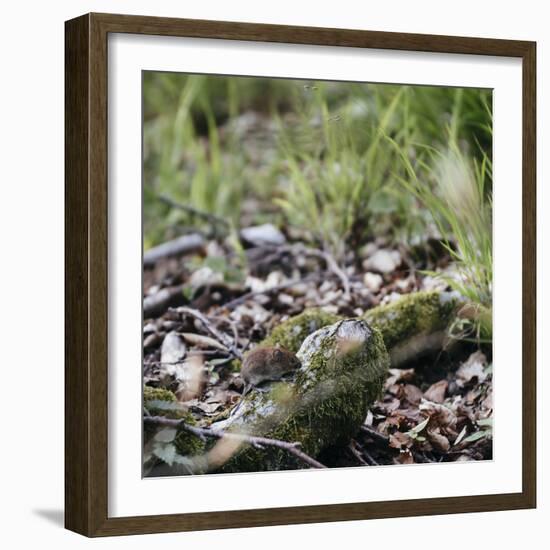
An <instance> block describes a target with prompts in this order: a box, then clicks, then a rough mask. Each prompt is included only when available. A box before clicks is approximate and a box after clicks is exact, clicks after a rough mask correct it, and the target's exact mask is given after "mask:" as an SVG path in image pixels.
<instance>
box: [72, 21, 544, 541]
mask: <svg viewBox="0 0 550 550" xmlns="http://www.w3.org/2000/svg"><path fill="white" fill-rule="evenodd" d="M65 35H66V206H65V209H66V210H65V212H66V527H67V528H68V529H71V530H74V531H76V532H79V533H82V534H84V535H87V536H104V535H119V534H138V533H151V532H167V531H184V530H196V529H218V528H228V527H247V526H261V525H279V524H291V523H311V522H322V521H340V520H352V519H369V518H383V517H398V516H412V515H425V514H442V513H457V512H474V511H491V510H505V509H518V508H532V507H534V506H535V505H536V442H535V433H536V418H535V412H536V407H535V395H536V391H535V390H536V388H535V382H536V381H535V366H536V365H535V319H536V305H535V304H536V296H535V264H536V259H535V251H536V245H535V243H536V240H535V164H536V163H535V90H536V86H535V72H536V71H535V68H536V63H535V51H536V50H535V44H534V43H532V42H520V41H513V40H496V39H482V38H464V37H449V36H428V35H414V34H401V33H385V32H373V31H358V30H343V29H326V28H307V27H287V26H274V25H263V24H244V23H232V22H218V21H199V20H185V19H165V18H156V17H142V16H125V15H110V14H88V15H84V16H82V17H79V18H77V19H73V20H71V21H68V22H67V23H66V30H65Z"/></svg>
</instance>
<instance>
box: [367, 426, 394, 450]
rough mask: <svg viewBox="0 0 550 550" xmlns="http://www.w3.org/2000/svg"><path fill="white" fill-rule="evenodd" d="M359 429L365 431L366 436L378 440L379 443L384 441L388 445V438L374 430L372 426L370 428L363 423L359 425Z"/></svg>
mask: <svg viewBox="0 0 550 550" xmlns="http://www.w3.org/2000/svg"><path fill="white" fill-rule="evenodd" d="M361 431H362V432H364V433H366V434H367V435H368V436H370V437H372V439H374V440H375V441H379V442H380V443H384V445H389V443H390V438H389V437H387V436H385V435H384V434H381V433H380V432H378V431H376V430H375V429H374V428H370V427H369V426H365V425H364V424H363V425H362V426H361Z"/></svg>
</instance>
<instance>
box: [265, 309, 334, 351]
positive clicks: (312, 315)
mask: <svg viewBox="0 0 550 550" xmlns="http://www.w3.org/2000/svg"><path fill="white" fill-rule="evenodd" d="M340 319H341V317H339V316H338V315H335V314H334V313H328V312H326V311H323V310H322V309H319V308H312V309H306V310H305V311H304V312H303V313H300V314H299V315H296V316H295V317H291V318H290V319H288V320H287V321H284V322H282V323H281V324H280V325H279V326H277V327H275V328H274V329H273V331H272V332H271V334H270V335H269V336H268V337H267V338H265V339H264V340H263V342H262V345H265V346H277V345H279V346H281V347H282V348H285V349H287V350H289V351H292V352H293V353H296V352H297V351H298V350H299V349H300V346H301V345H302V342H303V341H304V340H305V339H306V338H307V337H308V336H309V335H310V334H311V333H313V332H315V331H316V330H319V329H320V328H323V327H326V326H327V325H332V324H333V323H336V321H339V320H340Z"/></svg>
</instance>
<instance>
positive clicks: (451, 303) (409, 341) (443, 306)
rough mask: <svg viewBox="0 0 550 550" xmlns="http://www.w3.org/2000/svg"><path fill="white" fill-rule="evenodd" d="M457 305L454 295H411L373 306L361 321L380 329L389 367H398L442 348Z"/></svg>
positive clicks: (421, 293) (425, 293) (441, 293)
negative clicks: (387, 354)
mask: <svg viewBox="0 0 550 550" xmlns="http://www.w3.org/2000/svg"><path fill="white" fill-rule="evenodd" d="M458 305H459V300H458V298H457V296H456V295H455V294H454V293H450V292H415V293H412V294H407V295H405V296H403V297H402V298H400V299H399V300H397V301H395V302H392V303H391V304H387V305H383V306H378V307H375V308H373V309H371V310H369V311H367V312H366V313H365V315H364V316H363V318H364V319H365V320H366V321H367V322H368V323H369V324H371V325H373V326H375V327H376V328H378V329H379V330H380V332H381V333H382V337H383V338H384V344H386V348H387V349H388V352H389V354H390V359H391V364H392V366H393V367H398V366H400V365H402V364H403V363H406V362H407V361H410V360H412V359H415V358H416V357H418V356H420V355H422V354H424V353H426V352H430V351H436V350H439V349H441V348H442V347H443V345H444V342H445V341H446V339H447V337H448V336H447V334H448V328H449V326H450V325H451V323H452V322H453V320H454V319H455V317H456V313H457V309H458Z"/></svg>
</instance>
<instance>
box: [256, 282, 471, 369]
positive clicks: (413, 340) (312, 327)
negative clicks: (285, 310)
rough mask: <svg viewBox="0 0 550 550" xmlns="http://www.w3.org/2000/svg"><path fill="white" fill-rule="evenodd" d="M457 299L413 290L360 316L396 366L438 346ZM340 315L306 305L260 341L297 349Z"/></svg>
mask: <svg viewBox="0 0 550 550" xmlns="http://www.w3.org/2000/svg"><path fill="white" fill-rule="evenodd" d="M459 303H461V302H459V299H458V298H457V296H456V295H455V294H453V293H449V292H436V291H430V292H414V293H412V294H406V295H404V296H403V297H402V298H400V299H399V300H396V301H395V302H392V303H391V304H387V305H382V306H377V307H374V308H372V309H370V310H368V311H367V312H366V313H365V315H364V316H363V319H365V320H366V321H367V323H368V324H369V325H372V326H373V327H376V328H377V329H379V330H380V332H381V333H382V337H383V339H384V344H385V345H386V348H387V350H388V352H389V353H390V358H391V364H392V366H399V365H401V364H403V363H405V362H406V361H409V360H411V359H414V358H415V357H418V356H419V355H421V354H422V353H425V352H427V351H432V350H437V349H441V347H442V345H443V342H444V341H445V337H446V333H447V329H448V328H449V326H450V324H451V323H452V321H453V320H454V318H455V316H456V312H457V309H458V305H459ZM340 319H341V317H338V316H337V315H334V314H332V313H327V312H325V311H323V310H321V309H308V310H306V311H304V312H303V313H301V314H300V315H297V316H295V317H291V318H290V319H288V320H287V321H285V322H283V323H281V324H280V325H279V326H278V327H276V328H275V329H274V330H273V331H272V333H271V334H270V335H269V336H268V337H267V338H266V339H265V340H264V341H263V342H262V345H269V346H273V345H277V344H278V345H280V346H281V347H283V348H286V349H288V350H290V351H293V352H294V353H296V352H297V351H298V349H299V348H300V345H301V344H302V342H303V341H304V340H305V338H306V337H307V336H309V335H310V334H311V333H312V332H315V331H316V330H318V329H319V328H322V327H324V326H327V325H330V324H333V323H335V322H336V321H338V320H340Z"/></svg>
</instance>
